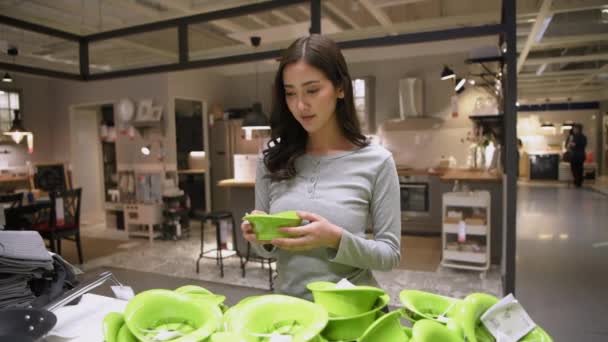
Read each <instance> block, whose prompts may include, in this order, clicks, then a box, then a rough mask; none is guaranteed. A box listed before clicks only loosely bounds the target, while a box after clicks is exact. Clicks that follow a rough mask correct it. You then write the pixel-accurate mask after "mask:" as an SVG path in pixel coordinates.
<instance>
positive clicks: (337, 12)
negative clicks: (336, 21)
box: [321, 1, 361, 30]
mask: <svg viewBox="0 0 608 342" xmlns="http://www.w3.org/2000/svg"><path fill="white" fill-rule="evenodd" d="M321 4H322V5H323V6H324V7H325V9H326V10H329V11H330V12H331V13H332V14H334V15H335V16H336V17H338V18H340V20H342V21H344V22H345V23H347V24H348V25H350V27H352V28H353V29H354V30H358V29H360V28H361V25H359V24H357V23H356V22H355V21H354V20H353V19H352V18H351V17H349V16H348V15H346V14H344V11H343V10H341V9H340V8H338V6H337V5H336V4H334V3H331V2H328V1H324V2H322V3H321Z"/></svg>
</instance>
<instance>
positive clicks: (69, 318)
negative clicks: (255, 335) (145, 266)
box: [46, 267, 271, 342]
mask: <svg viewBox="0 0 608 342" xmlns="http://www.w3.org/2000/svg"><path fill="white" fill-rule="evenodd" d="M102 271H111V272H112V274H113V275H114V276H115V277H116V279H118V280H119V281H120V282H121V283H123V284H124V285H127V286H131V287H132V288H133V290H134V292H135V294H137V293H139V292H142V291H146V290H150V289H170V290H174V289H176V288H178V287H181V286H184V285H198V286H202V287H204V288H206V289H208V290H209V291H211V292H213V293H221V294H224V295H226V304H227V305H229V306H232V305H235V304H236V303H238V302H239V301H240V300H241V299H243V298H246V297H249V296H257V295H263V294H269V293H271V292H270V291H267V290H262V289H255V288H250V287H243V286H237V285H229V284H222V283H218V282H208V281H203V280H197V279H188V278H178V277H172V276H168V275H163V274H157V273H149V272H140V271H134V270H126V269H121V268H114V267H103V268H97V269H94V270H90V271H88V272H87V273H85V274H84V275H81V276H79V278H80V279H82V280H83V281H86V280H87V279H90V277H93V276H97V275H98V274H99V273H101V272H102ZM110 285H111V284H110V283H107V284H106V285H102V286H100V287H98V288H96V289H94V290H93V291H91V293H89V294H86V295H83V296H82V298H83V299H82V301H81V303H79V304H78V305H75V306H71V307H64V308H61V309H58V310H56V311H55V314H56V315H57V317H58V321H57V325H56V326H55V328H54V329H53V334H55V335H53V334H52V335H49V336H48V337H47V338H46V340H47V341H49V342H103V340H104V339H103V331H102V321H103V317H104V316H105V314H107V313H108V312H112V311H116V312H123V311H124V308H125V306H126V304H127V302H126V301H122V300H119V299H116V298H113V294H112V291H111V290H110ZM81 304H82V305H81ZM74 322H76V323H78V324H74ZM62 327H64V328H62ZM65 327H67V328H65ZM60 328H61V329H62V330H63V332H64V335H67V334H68V333H69V334H71V335H72V337H70V338H62V337H58V336H56V334H57V330H59V329H60ZM75 333H76V334H77V336H73V335H74V334H75ZM66 337H67V336H66Z"/></svg>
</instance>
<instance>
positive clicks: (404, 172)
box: [397, 166, 446, 176]
mask: <svg viewBox="0 0 608 342" xmlns="http://www.w3.org/2000/svg"><path fill="white" fill-rule="evenodd" d="M445 171H446V170H439V169H409V168H399V167H398V166H397V174H398V175H399V176H425V175H431V176H441V175H443V174H444V173H445Z"/></svg>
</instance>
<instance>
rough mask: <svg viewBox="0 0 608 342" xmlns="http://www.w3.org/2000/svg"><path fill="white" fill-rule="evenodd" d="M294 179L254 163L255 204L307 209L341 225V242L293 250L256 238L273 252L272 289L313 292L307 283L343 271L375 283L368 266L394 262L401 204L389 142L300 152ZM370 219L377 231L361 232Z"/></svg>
mask: <svg viewBox="0 0 608 342" xmlns="http://www.w3.org/2000/svg"><path fill="white" fill-rule="evenodd" d="M295 166H296V172H297V175H296V177H294V178H293V179H290V180H287V181H281V182H271V181H270V179H268V178H266V177H265V176H266V175H267V169H266V167H265V166H264V164H263V162H262V161H261V158H260V162H259V163H258V168H257V174H256V185H255V208H256V209H257V210H263V211H265V212H267V213H277V212H281V211H286V210H302V211H308V212H312V213H314V214H317V215H320V216H322V217H324V218H326V219H327V220H328V221H330V222H331V223H333V224H335V225H337V226H339V227H341V228H343V229H344V233H343V235H342V239H341V240H340V245H339V247H338V249H337V250H336V249H333V248H317V249H313V250H309V251H304V252H291V251H286V250H281V249H278V248H273V249H271V250H270V251H269V250H267V249H266V248H264V247H262V246H253V248H255V250H256V252H257V253H258V254H259V255H261V256H265V257H275V258H276V259H277V271H278V280H277V283H278V284H277V292H279V293H284V294H288V295H292V296H297V297H301V298H307V299H311V298H312V295H311V293H310V292H309V291H308V290H307V289H306V284H308V283H310V282H313V281H320V280H324V281H332V282H337V281H339V280H340V279H342V278H347V279H348V280H349V281H351V282H352V283H354V284H357V285H377V283H376V281H375V279H374V277H373V275H372V273H371V270H390V269H391V268H393V267H394V266H396V265H397V264H398V263H399V259H400V242H401V209H400V200H399V196H400V191H399V179H398V176H397V170H396V167H395V162H394V160H393V158H392V156H391V154H390V152H388V151H387V150H386V149H384V148H383V147H381V146H379V145H376V144H370V145H369V146H366V147H364V148H360V149H356V150H353V151H347V152H342V153H338V154H334V155H329V156H314V155H310V154H305V155H303V156H301V157H299V158H298V159H297V160H296V165H295ZM370 224H371V227H372V229H373V233H374V239H373V240H369V239H367V238H366V234H365V231H366V228H367V227H368V225H370Z"/></svg>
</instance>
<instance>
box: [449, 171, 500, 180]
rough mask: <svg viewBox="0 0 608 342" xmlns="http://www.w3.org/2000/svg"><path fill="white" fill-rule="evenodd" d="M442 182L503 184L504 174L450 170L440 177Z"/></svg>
mask: <svg viewBox="0 0 608 342" xmlns="http://www.w3.org/2000/svg"><path fill="white" fill-rule="evenodd" d="M439 179H441V180H442V181H453V180H463V181H475V182H502V173H500V172H496V171H493V172H489V171H481V170H467V169H449V170H446V171H445V172H444V173H443V175H441V176H440V177H439Z"/></svg>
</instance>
